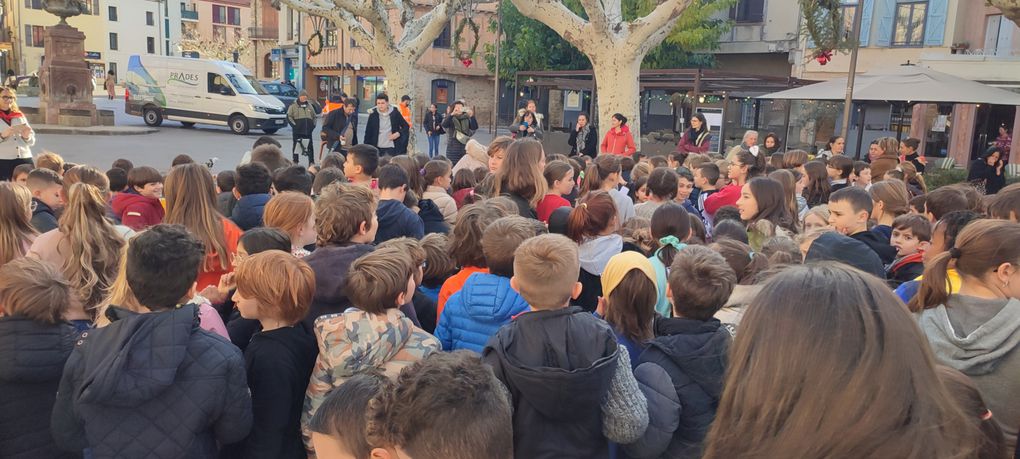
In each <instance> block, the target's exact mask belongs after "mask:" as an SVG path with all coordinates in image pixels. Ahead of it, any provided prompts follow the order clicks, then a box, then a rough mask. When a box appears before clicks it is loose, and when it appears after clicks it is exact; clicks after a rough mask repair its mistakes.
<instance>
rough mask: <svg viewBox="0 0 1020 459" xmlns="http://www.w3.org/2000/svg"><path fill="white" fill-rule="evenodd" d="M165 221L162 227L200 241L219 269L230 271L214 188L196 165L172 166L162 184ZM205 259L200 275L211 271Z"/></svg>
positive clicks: (210, 180)
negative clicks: (184, 232) (169, 226)
mask: <svg viewBox="0 0 1020 459" xmlns="http://www.w3.org/2000/svg"><path fill="white" fill-rule="evenodd" d="M163 190H164V195H165V196H166V217H164V218H163V223H167V224H172V225H183V226H184V227H185V228H187V229H188V231H190V232H191V234H193V235H195V237H196V238H197V239H198V240H200V241H202V243H203V244H204V245H205V253H206V254H207V255H215V256H216V258H217V259H218V260H219V264H220V269H229V268H230V259H231V257H233V254H232V253H230V249H229V247H228V246H227V237H226V235H225V234H224V231H223V216H222V215H220V213H219V211H217V210H216V186H215V185H214V184H213V179H212V175H210V174H209V170H208V169H206V168H205V166H202V165H200V164H195V163H190V164H181V165H179V166H175V167H174V168H173V169H171V170H170V173H169V174H167V176H166V181H165V182H163ZM210 262H211V260H210V259H209V258H206V260H205V263H204V266H203V267H202V271H215V270H216V268H215V267H214V266H211V263H210Z"/></svg>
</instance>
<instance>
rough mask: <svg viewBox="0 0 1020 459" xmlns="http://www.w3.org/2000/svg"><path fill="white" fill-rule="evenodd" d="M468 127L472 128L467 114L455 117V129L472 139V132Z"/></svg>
mask: <svg viewBox="0 0 1020 459" xmlns="http://www.w3.org/2000/svg"><path fill="white" fill-rule="evenodd" d="M468 126H470V124H468V116H467V114H466V113H461V114H460V115H456V116H454V117H453V128H454V129H456V130H457V131H460V132H461V133H462V134H464V135H466V136H469V137H470V136H471V134H472V132H471V129H470V128H469V127H468Z"/></svg>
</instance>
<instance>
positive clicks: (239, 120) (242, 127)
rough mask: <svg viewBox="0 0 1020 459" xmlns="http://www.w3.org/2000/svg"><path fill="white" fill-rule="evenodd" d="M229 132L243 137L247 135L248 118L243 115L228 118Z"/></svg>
mask: <svg viewBox="0 0 1020 459" xmlns="http://www.w3.org/2000/svg"><path fill="white" fill-rule="evenodd" d="M229 124H230V131H231V132H233V133H234V134H238V135H245V134H247V133H248V118H245V117H244V115H234V116H231V117H230V123H229Z"/></svg>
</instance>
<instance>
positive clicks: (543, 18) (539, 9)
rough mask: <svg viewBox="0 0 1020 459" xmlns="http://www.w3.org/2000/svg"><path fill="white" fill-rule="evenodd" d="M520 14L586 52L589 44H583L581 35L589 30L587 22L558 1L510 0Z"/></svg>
mask: <svg viewBox="0 0 1020 459" xmlns="http://www.w3.org/2000/svg"><path fill="white" fill-rule="evenodd" d="M511 1H512V2H513V4H514V6H516V7H517V11H520V12H521V14H523V15H525V16H527V17H529V18H531V19H534V20H536V21H539V22H541V23H543V24H545V25H547V26H549V28H550V29H552V30H553V31H554V32H556V33H557V34H559V36H561V37H563V39H564V40H567V42H569V43H570V44H571V45H574V47H576V48H577V49H578V50H579V51H581V52H582V53H585V54H588V51H589V50H586V48H589V46H587V45H585V44H583V43H582V42H583V40H582V37H584V36H585V35H586V32H588V31H589V30H590V27H589V25H588V22H587V21H585V20H584V19H581V17H580V16H578V15H576V14H574V12H573V11H570V9H568V8H567V7H566V6H564V5H563V3H561V2H559V1H540V0H511Z"/></svg>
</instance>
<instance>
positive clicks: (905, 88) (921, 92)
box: [760, 65, 1020, 105]
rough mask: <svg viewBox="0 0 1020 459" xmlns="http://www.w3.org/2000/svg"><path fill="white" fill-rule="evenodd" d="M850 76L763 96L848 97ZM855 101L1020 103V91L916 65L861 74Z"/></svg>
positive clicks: (835, 98)
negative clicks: (847, 89) (848, 78)
mask: <svg viewBox="0 0 1020 459" xmlns="http://www.w3.org/2000/svg"><path fill="white" fill-rule="evenodd" d="M846 80H847V79H846V77H843V78H836V79H832V80H829V81H824V82H821V83H815V84H811V85H807V86H804V87H800V88H794V89H787V90H785V91H779V92H775V93H772V94H766V95H763V96H761V97H760V98H761V99H788V100H844V99H845V98H846ZM853 96H854V100H855V101H881V102H899V101H902V102H915V103H916V102H931V103H962V104H990V105H1020V94H1017V93H1015V92H1010V91H1006V90H1003V89H999V88H995V87H992V86H989V85H986V84H982V83H978V82H976V81H971V80H967V79H964V78H960V77H956V76H953V75H950V74H948V73H942V72H936V71H934V70H931V69H929V68H925V67H920V66H916V65H901V66H897V67H893V68H889V69H882V70H874V71H870V72H866V73H862V74H860V75H857V77H856V78H855V79H854V94H853Z"/></svg>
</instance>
